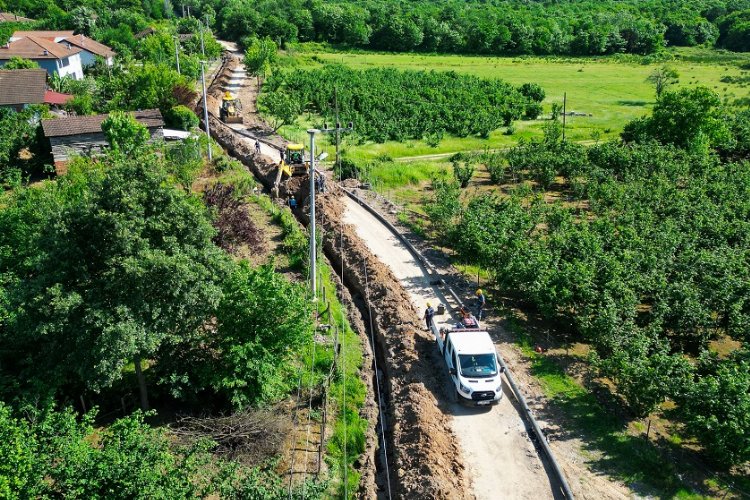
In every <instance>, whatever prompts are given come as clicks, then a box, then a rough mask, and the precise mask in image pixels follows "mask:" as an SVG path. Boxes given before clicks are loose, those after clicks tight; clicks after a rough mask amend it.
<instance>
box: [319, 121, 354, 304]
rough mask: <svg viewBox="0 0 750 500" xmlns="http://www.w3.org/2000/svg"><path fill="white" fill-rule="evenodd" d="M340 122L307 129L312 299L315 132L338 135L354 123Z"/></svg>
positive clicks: (349, 128) (352, 126)
mask: <svg viewBox="0 0 750 500" xmlns="http://www.w3.org/2000/svg"><path fill="white" fill-rule="evenodd" d="M340 125H341V124H340V123H338V122H337V123H336V128H333V129H329V128H328V124H324V126H323V130H318V129H316V128H311V129H308V131H307V133H308V134H310V286H311V287H312V296H313V300H316V293H317V291H316V286H317V283H316V273H317V269H316V259H315V257H316V256H317V253H316V250H315V245H316V241H315V134H317V133H319V132H322V133H324V134H330V133H332V132H335V133H336V135H337V136H338V134H339V132H341V131H342V130H343V131H346V130H352V129H353V128H354V125H353V124H352V122H349V125H348V126H347V127H346V128H342V127H341V126H340Z"/></svg>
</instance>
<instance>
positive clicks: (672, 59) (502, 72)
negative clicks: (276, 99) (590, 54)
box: [287, 47, 750, 158]
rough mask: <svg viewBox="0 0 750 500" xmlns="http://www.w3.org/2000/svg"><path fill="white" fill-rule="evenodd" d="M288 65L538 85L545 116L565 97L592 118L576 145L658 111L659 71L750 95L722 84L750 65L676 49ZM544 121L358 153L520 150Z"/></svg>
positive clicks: (747, 89)
mask: <svg viewBox="0 0 750 500" xmlns="http://www.w3.org/2000/svg"><path fill="white" fill-rule="evenodd" d="M292 53H293V54H294V55H293V56H292V60H291V61H288V62H287V64H289V65H292V66H293V67H297V68H299V69H305V68H312V67H317V66H320V65H321V63H342V64H345V65H347V66H349V67H352V68H357V69H367V68H376V67H388V68H396V69H409V70H428V71H429V70H435V71H456V72H458V73H463V74H470V75H474V76H478V77H481V78H491V79H495V78H499V79H502V80H505V81H506V82H508V83H511V84H513V85H521V84H523V83H527V82H533V83H537V84H539V85H541V86H542V88H543V89H544V90H545V92H546V98H545V101H544V104H545V110H546V112H547V113H549V109H550V107H551V105H552V103H553V102H557V103H560V104H562V100H563V94H564V93H567V101H568V102H567V109H568V111H576V112H579V113H585V114H587V115H588V114H591V115H592V116H585V117H579V116H569V117H567V124H566V126H567V132H566V134H567V137H568V138H569V139H570V140H574V141H592V140H593V139H594V138H597V137H598V138H600V139H607V138H613V137H616V136H617V135H618V134H619V133H620V131H621V130H622V127H623V126H624V125H625V124H626V123H627V122H628V121H630V120H632V119H634V118H637V117H639V116H641V115H644V114H646V113H648V111H649V110H650V109H651V107H652V106H653V103H654V100H655V95H654V87H653V85H652V84H650V83H649V82H647V81H646V78H647V77H648V76H649V75H650V74H651V73H652V72H653V71H654V70H655V69H657V68H659V67H661V66H663V65H668V66H669V67H672V68H674V69H675V70H677V72H678V73H679V82H678V83H677V84H676V87H691V86H697V85H704V86H707V87H709V88H711V89H713V90H714V91H716V92H717V93H718V94H719V95H720V96H722V98H726V99H727V100H728V102H730V103H732V102H734V101H735V100H737V99H743V98H747V97H748V96H749V95H750V85H748V84H747V83H726V82H722V78H725V79H726V77H735V78H736V77H742V76H748V75H750V70H745V69H742V66H743V65H745V64H750V57H748V56H745V55H743V54H732V55H728V56H726V57H725V58H724V59H723V60H722V58H720V57H718V55H717V53H716V52H714V51H708V50H706V49H696V48H689V49H688V48H681V49H673V50H672V51H670V52H668V53H667V54H666V55H665V56H663V58H662V59H663V60H657V61H652V62H648V60H645V61H644V59H631V58H628V57H625V56H622V57H601V58H564V59H563V58H538V57H516V58H511V57H479V56H457V55H422V54H385V53H371V52H367V53H364V52H338V51H322V50H314V48H313V47H310V48H305V47H302V48H300V50H299V51H298V52H292ZM542 124H543V120H536V121H519V122H517V123H516V124H515V131H514V133H513V134H512V135H505V130H504V129H497V130H495V131H493V132H492V133H491V134H490V136H489V138H488V139H481V138H479V137H467V138H455V137H445V138H444V139H443V140H442V141H441V142H440V144H439V145H438V146H437V147H431V146H429V145H428V144H426V143H425V142H424V141H419V140H414V141H405V142H394V141H387V142H385V143H382V144H374V143H373V144H367V145H365V146H361V147H357V148H356V155H357V156H359V157H361V158H375V157H377V156H379V155H384V154H385V155H388V156H390V157H392V158H400V157H407V156H420V155H432V154H440V153H452V152H456V151H467V150H482V149H484V148H486V147H488V148H502V147H508V146H510V145H513V144H515V143H516V142H517V141H518V139H519V138H521V137H534V136H540V135H541V126H542Z"/></svg>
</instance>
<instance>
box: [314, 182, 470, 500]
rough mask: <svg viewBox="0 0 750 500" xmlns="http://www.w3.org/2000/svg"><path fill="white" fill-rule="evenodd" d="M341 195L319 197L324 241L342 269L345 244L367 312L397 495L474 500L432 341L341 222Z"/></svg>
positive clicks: (385, 271)
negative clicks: (442, 404) (447, 414)
mask: <svg viewBox="0 0 750 500" xmlns="http://www.w3.org/2000/svg"><path fill="white" fill-rule="evenodd" d="M342 195H343V193H342V192H341V191H340V190H338V188H334V191H333V192H329V193H327V194H325V195H323V196H320V197H318V198H317V202H318V203H317V207H318V210H319V212H320V214H321V215H320V217H321V225H322V227H323V231H324V239H323V242H324V246H325V249H326V253H327V255H328V256H329V258H330V259H331V261H332V262H333V263H334V264H335V265H336V266H340V265H341V255H342V252H341V241H342V239H343V248H344V252H343V259H344V268H345V270H344V277H345V280H346V282H347V284H348V285H349V286H350V287H351V288H353V289H356V290H358V291H359V292H360V293H361V294H362V296H363V297H362V298H363V300H364V302H365V304H367V305H369V311H370V314H371V316H372V317H371V320H372V325H373V330H374V334H375V340H376V342H377V344H378V351H379V354H380V356H379V361H380V365H379V366H378V368H379V369H380V370H382V371H383V372H384V375H385V378H386V387H387V391H388V405H387V406H388V415H387V417H388V420H389V421H390V426H389V427H390V431H391V432H390V436H388V437H389V439H388V441H389V443H388V446H389V449H388V452H389V457H388V458H389V464H390V469H391V471H392V472H391V481H392V483H393V484H392V487H393V488H394V493H395V495H396V496H397V497H400V498H472V494H471V493H470V488H469V487H468V486H469V481H468V479H467V476H466V473H465V470H464V467H463V465H462V463H461V462H460V460H458V459H457V457H459V456H460V452H459V449H458V445H457V443H456V439H455V436H454V435H453V433H452V431H451V429H450V427H449V425H447V423H446V422H445V418H444V413H443V411H442V410H441V409H440V408H439V402H438V400H437V399H436V398H435V396H434V394H440V393H441V391H442V387H441V384H440V382H439V381H440V380H441V378H440V375H441V374H440V371H439V369H438V367H439V366H441V365H440V363H439V361H440V360H439V359H436V358H437V355H436V351H435V349H434V342H433V340H432V339H431V338H430V337H429V336H428V335H427V334H425V333H423V332H422V331H421V325H422V322H421V320H420V319H419V317H418V315H417V314H416V313H415V312H414V310H413V309H412V308H411V305H410V304H411V301H410V298H409V295H408V293H407V292H406V291H405V290H404V289H403V287H402V286H401V284H400V283H399V282H398V280H397V279H396V278H395V277H394V276H393V274H392V273H391V271H390V269H389V268H388V267H387V266H386V265H384V264H382V263H381V262H380V261H379V260H378V259H377V258H375V257H374V256H373V255H372V254H371V253H370V251H369V249H368V248H367V246H366V245H365V243H364V242H362V241H361V240H360V239H359V237H357V236H356V235H355V232H354V228H353V227H351V226H348V225H343V224H341V223H340V222H339V221H340V220H341V219H342V217H343V212H344V204H343V203H342V200H341V198H340V197H341V196H342ZM342 231H343V235H342ZM365 268H366V273H365Z"/></svg>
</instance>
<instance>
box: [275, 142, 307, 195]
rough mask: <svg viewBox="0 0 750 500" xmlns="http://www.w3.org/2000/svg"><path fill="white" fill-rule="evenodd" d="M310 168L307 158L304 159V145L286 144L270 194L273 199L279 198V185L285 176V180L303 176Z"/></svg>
mask: <svg viewBox="0 0 750 500" xmlns="http://www.w3.org/2000/svg"><path fill="white" fill-rule="evenodd" d="M309 168H310V160H309V158H308V159H306V158H305V146H304V144H287V145H286V148H285V149H284V153H283V155H282V160H281V162H279V169H278V171H277V172H276V179H275V181H274V183H273V190H272V193H273V195H274V196H275V197H278V196H279V185H280V184H281V181H282V179H283V178H284V176H286V178H287V179H289V178H290V177H292V176H293V175H305V174H307V171H308V170H309Z"/></svg>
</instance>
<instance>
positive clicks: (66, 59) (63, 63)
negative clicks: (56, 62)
mask: <svg viewBox="0 0 750 500" xmlns="http://www.w3.org/2000/svg"><path fill="white" fill-rule="evenodd" d="M65 66H70V58H69V57H63V58H62V60H61V61H60V67H61V68H64V67H65Z"/></svg>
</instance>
